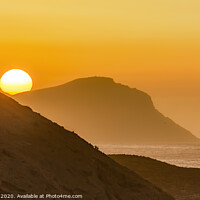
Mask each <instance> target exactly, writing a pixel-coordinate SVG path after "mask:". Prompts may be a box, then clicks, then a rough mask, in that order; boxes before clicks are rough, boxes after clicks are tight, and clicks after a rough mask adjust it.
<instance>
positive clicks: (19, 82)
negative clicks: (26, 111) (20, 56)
mask: <svg viewBox="0 0 200 200" xmlns="http://www.w3.org/2000/svg"><path fill="white" fill-rule="evenodd" d="M32 86H33V82H32V79H31V77H30V76H29V75H28V74H27V73H26V72H24V71H23V70H20V69H12V70H10V71H7V72H6V73H5V74H4V75H3V76H2V77H1V81H0V87H1V90H2V91H3V92H5V93H8V94H10V95H15V94H18V93H22V92H28V91H30V90H31V89H32Z"/></svg>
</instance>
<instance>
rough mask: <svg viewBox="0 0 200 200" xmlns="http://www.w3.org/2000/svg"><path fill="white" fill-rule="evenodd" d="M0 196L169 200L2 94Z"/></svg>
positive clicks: (145, 182) (0, 114) (49, 122)
mask: <svg viewBox="0 0 200 200" xmlns="http://www.w3.org/2000/svg"><path fill="white" fill-rule="evenodd" d="M0 144H1V145H0V193H14V194H26V193H33V194H34V193H36V194H41V193H44V194H45V193H51V194H55V193H56V194H71V195H72V194H77V195H83V197H84V198H83V199H87V200H102V199H103V200H123V199H124V200H130V199H134V200H141V199H143V200H151V199H152V200H170V199H173V198H172V197H170V196H168V195H167V194H165V193H164V192H162V191H161V190H160V189H158V188H157V187H155V186H153V185H152V184H151V183H149V182H147V181H145V180H144V179H142V178H141V177H139V176H138V175H136V174H135V173H133V172H131V171H130V170H128V169H126V168H125V167H122V166H120V165H119V164H117V163H116V162H114V161H113V160H112V159H110V158H109V157H107V156H106V155H104V154H103V153H101V152H99V151H98V150H97V149H95V148H93V146H92V145H90V144H88V143H87V142H86V141H84V140H83V139H81V138H80V137H79V136H77V135H76V134H75V133H72V132H69V131H66V130H65V129H64V128H63V127H60V126H58V125H57V124H55V123H52V122H51V121H49V120H47V119H46V118H44V117H42V116H40V115H39V114H37V113H34V112H32V110H31V109H30V108H28V107H23V106H21V105H20V104H18V103H17V102H15V101H14V100H12V99H10V98H8V97H6V96H5V95H2V94H0Z"/></svg>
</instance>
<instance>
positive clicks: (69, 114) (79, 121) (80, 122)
mask: <svg viewBox="0 0 200 200" xmlns="http://www.w3.org/2000/svg"><path fill="white" fill-rule="evenodd" d="M16 99H17V100H19V101H20V102H22V103H24V104H26V105H30V106H31V107H32V108H33V109H35V110H36V111H39V112H41V113H42V114H44V115H45V116H48V118H50V119H53V120H55V121H56V122H58V123H59V124H62V125H64V126H65V127H66V128H67V129H69V130H75V131H76V132H78V133H79V134H80V135H81V136H82V137H84V138H85V139H87V140H89V141H90V142H93V143H96V144H125V145H126V144H129V145H131V144H187V143H199V139H197V138H196V137H195V136H193V135H192V134H191V133H190V132H189V131H187V130H185V129H184V128H182V127H180V126H179V125H177V124H176V123H174V122H173V121H172V120H170V119H169V118H167V117H165V116H164V115H162V114H161V113H160V112H158V111H157V110H156V109H155V107H154V105H153V102H152V100H151V97H150V96H149V95H148V94H146V93H145V92H143V91H140V90H138V89H136V88H130V87H128V86H126V85H122V84H119V83H115V82H114V81H113V79H111V78H107V77H89V78H81V79H77V80H74V81H71V82H69V83H66V84H65V85H61V86H57V87H54V88H48V89H43V90H38V91H32V92H29V93H26V94H21V95H18V96H17V98H16ZM55 113H57V114H56V115H55Z"/></svg>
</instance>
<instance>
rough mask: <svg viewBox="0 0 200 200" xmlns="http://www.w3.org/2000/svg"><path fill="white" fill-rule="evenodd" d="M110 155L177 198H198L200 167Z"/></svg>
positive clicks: (199, 192)
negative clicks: (194, 167) (179, 165)
mask: <svg viewBox="0 0 200 200" xmlns="http://www.w3.org/2000/svg"><path fill="white" fill-rule="evenodd" d="M110 157H111V158H112V159H113V160H115V161H116V162H118V163H119V164H121V165H123V166H126V167H127V168H129V169H131V170H133V171H135V172H136V173H137V174H139V175H140V176H142V177H144V178H145V179H147V180H149V181H151V182H152V183H154V184H155V185H157V186H158V187H160V188H162V189H163V190H165V191H166V192H168V193H169V194H171V195H173V196H174V197H175V198H176V199H177V200H199V199H200V169H193V168H182V167H177V166H174V165H169V164H167V163H164V162H160V161H157V160H154V159H150V158H146V157H140V156H130V155H110Z"/></svg>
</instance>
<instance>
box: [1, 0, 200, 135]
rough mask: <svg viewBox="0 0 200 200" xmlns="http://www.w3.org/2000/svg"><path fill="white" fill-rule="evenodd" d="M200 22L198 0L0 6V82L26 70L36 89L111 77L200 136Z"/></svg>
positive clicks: (37, 1) (39, 1) (43, 1)
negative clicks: (145, 94) (5, 75)
mask: <svg viewBox="0 0 200 200" xmlns="http://www.w3.org/2000/svg"><path fill="white" fill-rule="evenodd" d="M199 24H200V1H198V0H182V1H180V0H140V1H134V0H123V1H116V0H101V1H100V0H97V1H94V0H84V1H83V0H76V1H74V0H67V1H66V0H29V1H27V0H18V1H16V0H2V1H1V2H0V30H1V32H0V44H1V45H0V76H1V74H3V73H4V72H6V71H7V70H9V69H12V68H20V69H23V70H25V71H26V72H28V73H29V74H30V75H31V76H32V78H33V81H34V88H35V89H37V88H42V87H48V86H52V85H57V84H61V83H64V82H67V81H70V80H72V79H74V78H78V77H85V76H93V75H99V76H109V77H113V78H114V79H115V80H116V81H118V82H122V83H124V84H128V85H130V86H132V87H136V88H138V89H141V90H143V91H146V92H148V93H149V94H150V95H151V96H152V98H153V100H154V102H155V105H156V106H157V107H158V108H159V110H160V111H161V112H163V113H164V114H165V115H167V116H169V117H171V118H172V119H174V120H175V121H177V122H178V123H179V124H181V125H183V126H184V127H186V128H188V129H189V130H191V131H193V132H194V133H195V134H197V135H199V136H200V125H199V121H198V119H199V117H200V103H199V102H200V94H199V91H200V79H199V75H200V58H199V55H200V26H199Z"/></svg>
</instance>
